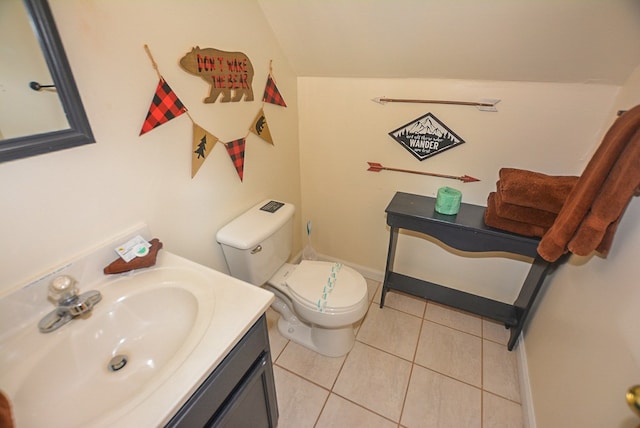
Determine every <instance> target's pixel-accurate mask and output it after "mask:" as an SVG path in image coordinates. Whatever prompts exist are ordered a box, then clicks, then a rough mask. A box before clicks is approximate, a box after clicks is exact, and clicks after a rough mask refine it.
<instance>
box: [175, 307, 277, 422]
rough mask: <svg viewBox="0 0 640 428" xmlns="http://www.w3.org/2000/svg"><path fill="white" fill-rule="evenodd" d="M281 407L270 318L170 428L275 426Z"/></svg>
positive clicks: (239, 346) (241, 344)
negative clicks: (275, 376) (272, 360)
mask: <svg viewBox="0 0 640 428" xmlns="http://www.w3.org/2000/svg"><path fill="white" fill-rule="evenodd" d="M277 423H278V405H277V401H276V388H275V383H274V379H273V367H272V362H271V352H270V349H269V336H268V329H267V319H266V316H265V315H264V314H263V315H262V317H260V319H259V320H258V321H257V322H256V323H255V324H254V325H253V327H251V329H250V330H249V332H247V334H245V335H244V337H243V338H242V339H241V340H240V342H239V343H238V344H237V345H236V346H235V347H234V348H233V349H232V350H231V352H230V353H229V355H227V356H226V357H225V359H224V360H223V361H222V362H221V363H220V365H219V366H218V367H217V368H216V369H215V370H214V371H213V373H211V375H209V377H208V378H207V379H206V380H205V381H204V382H203V383H202V385H200V387H199V388H198V389H197V390H196V392H195V393H194V394H193V396H191V398H189V400H188V401H187V402H186V403H185V404H184V406H182V408H180V410H179V411H178V412H177V413H176V414H175V416H174V417H173V418H172V419H171V420H170V421H169V423H168V424H167V425H166V426H167V427H171V428H173V427H182V428H185V427H188V428H193V427H234V428H235V427H251V428H253V427H275V426H276V425H277Z"/></svg>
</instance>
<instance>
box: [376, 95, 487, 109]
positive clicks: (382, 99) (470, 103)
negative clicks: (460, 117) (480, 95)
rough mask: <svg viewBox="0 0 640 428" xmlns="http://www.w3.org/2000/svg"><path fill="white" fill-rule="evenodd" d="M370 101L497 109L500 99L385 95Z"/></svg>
mask: <svg viewBox="0 0 640 428" xmlns="http://www.w3.org/2000/svg"><path fill="white" fill-rule="evenodd" d="M371 101H374V102H376V103H379V104H383V105H384V104H386V103H421V104H452V105H459V106H473V107H476V108H477V109H478V110H480V111H498V109H497V108H496V104H498V103H499V102H500V100H494V99H481V100H480V101H447V100H411V99H403V98H386V97H378V98H374V99H372V100H371Z"/></svg>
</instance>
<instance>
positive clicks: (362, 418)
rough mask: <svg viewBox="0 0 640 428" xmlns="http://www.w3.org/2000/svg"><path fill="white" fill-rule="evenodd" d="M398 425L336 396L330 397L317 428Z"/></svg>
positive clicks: (367, 427) (394, 426)
mask: <svg viewBox="0 0 640 428" xmlns="http://www.w3.org/2000/svg"><path fill="white" fill-rule="evenodd" d="M397 426H398V425H397V424H396V423H394V422H391V421H390V420H388V419H385V418H383V417H382V416H380V415H377V414H375V413H373V412H371V411H369V410H367V409H365V408H363V407H360V406H358V405H357V404H354V403H352V402H350V401H348V400H345V399H344V398H342V397H339V396H337V395H335V394H331V395H330V396H329V400H327V404H326V405H325V406H324V409H323V410H322V414H321V415H320V419H319V420H318V423H317V424H316V427H315V428H336V427H366V428H396V427H397Z"/></svg>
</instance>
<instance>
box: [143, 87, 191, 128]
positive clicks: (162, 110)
mask: <svg viewBox="0 0 640 428" xmlns="http://www.w3.org/2000/svg"><path fill="white" fill-rule="evenodd" d="M186 111H187V108H186V107H185V106H184V105H183V104H182V101H180V99H178V96H177V95H176V94H175V92H173V90H172V89H171V88H170V87H169V84H168V83H167V82H166V81H165V80H164V79H163V78H160V81H159V82H158V86H157V87H156V92H155V94H154V96H153V100H152V101H151V105H150V106H149V111H148V112H147V117H146V118H145V120H144V123H143V124H142V129H141V130H140V135H142V134H144V133H146V132H149V131H151V130H152V129H154V128H156V127H158V126H160V125H162V124H163V123H166V122H168V121H170V120H171V119H173V118H175V117H178V116H180V115H181V114H182V113H184V112H186Z"/></svg>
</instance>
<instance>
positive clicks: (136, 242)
mask: <svg viewBox="0 0 640 428" xmlns="http://www.w3.org/2000/svg"><path fill="white" fill-rule="evenodd" d="M150 247H151V244H150V243H149V242H148V241H146V240H145V239H144V238H143V237H142V236H140V235H138V236H135V237H133V238H131V239H129V240H128V241H127V242H125V243H124V244H122V245H120V246H118V247H117V248H116V249H115V250H116V253H118V255H119V256H120V257H121V258H122V260H124V261H125V262H130V261H131V260H133V259H135V258H136V257H144V256H146V255H147V254H149V248H150Z"/></svg>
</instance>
